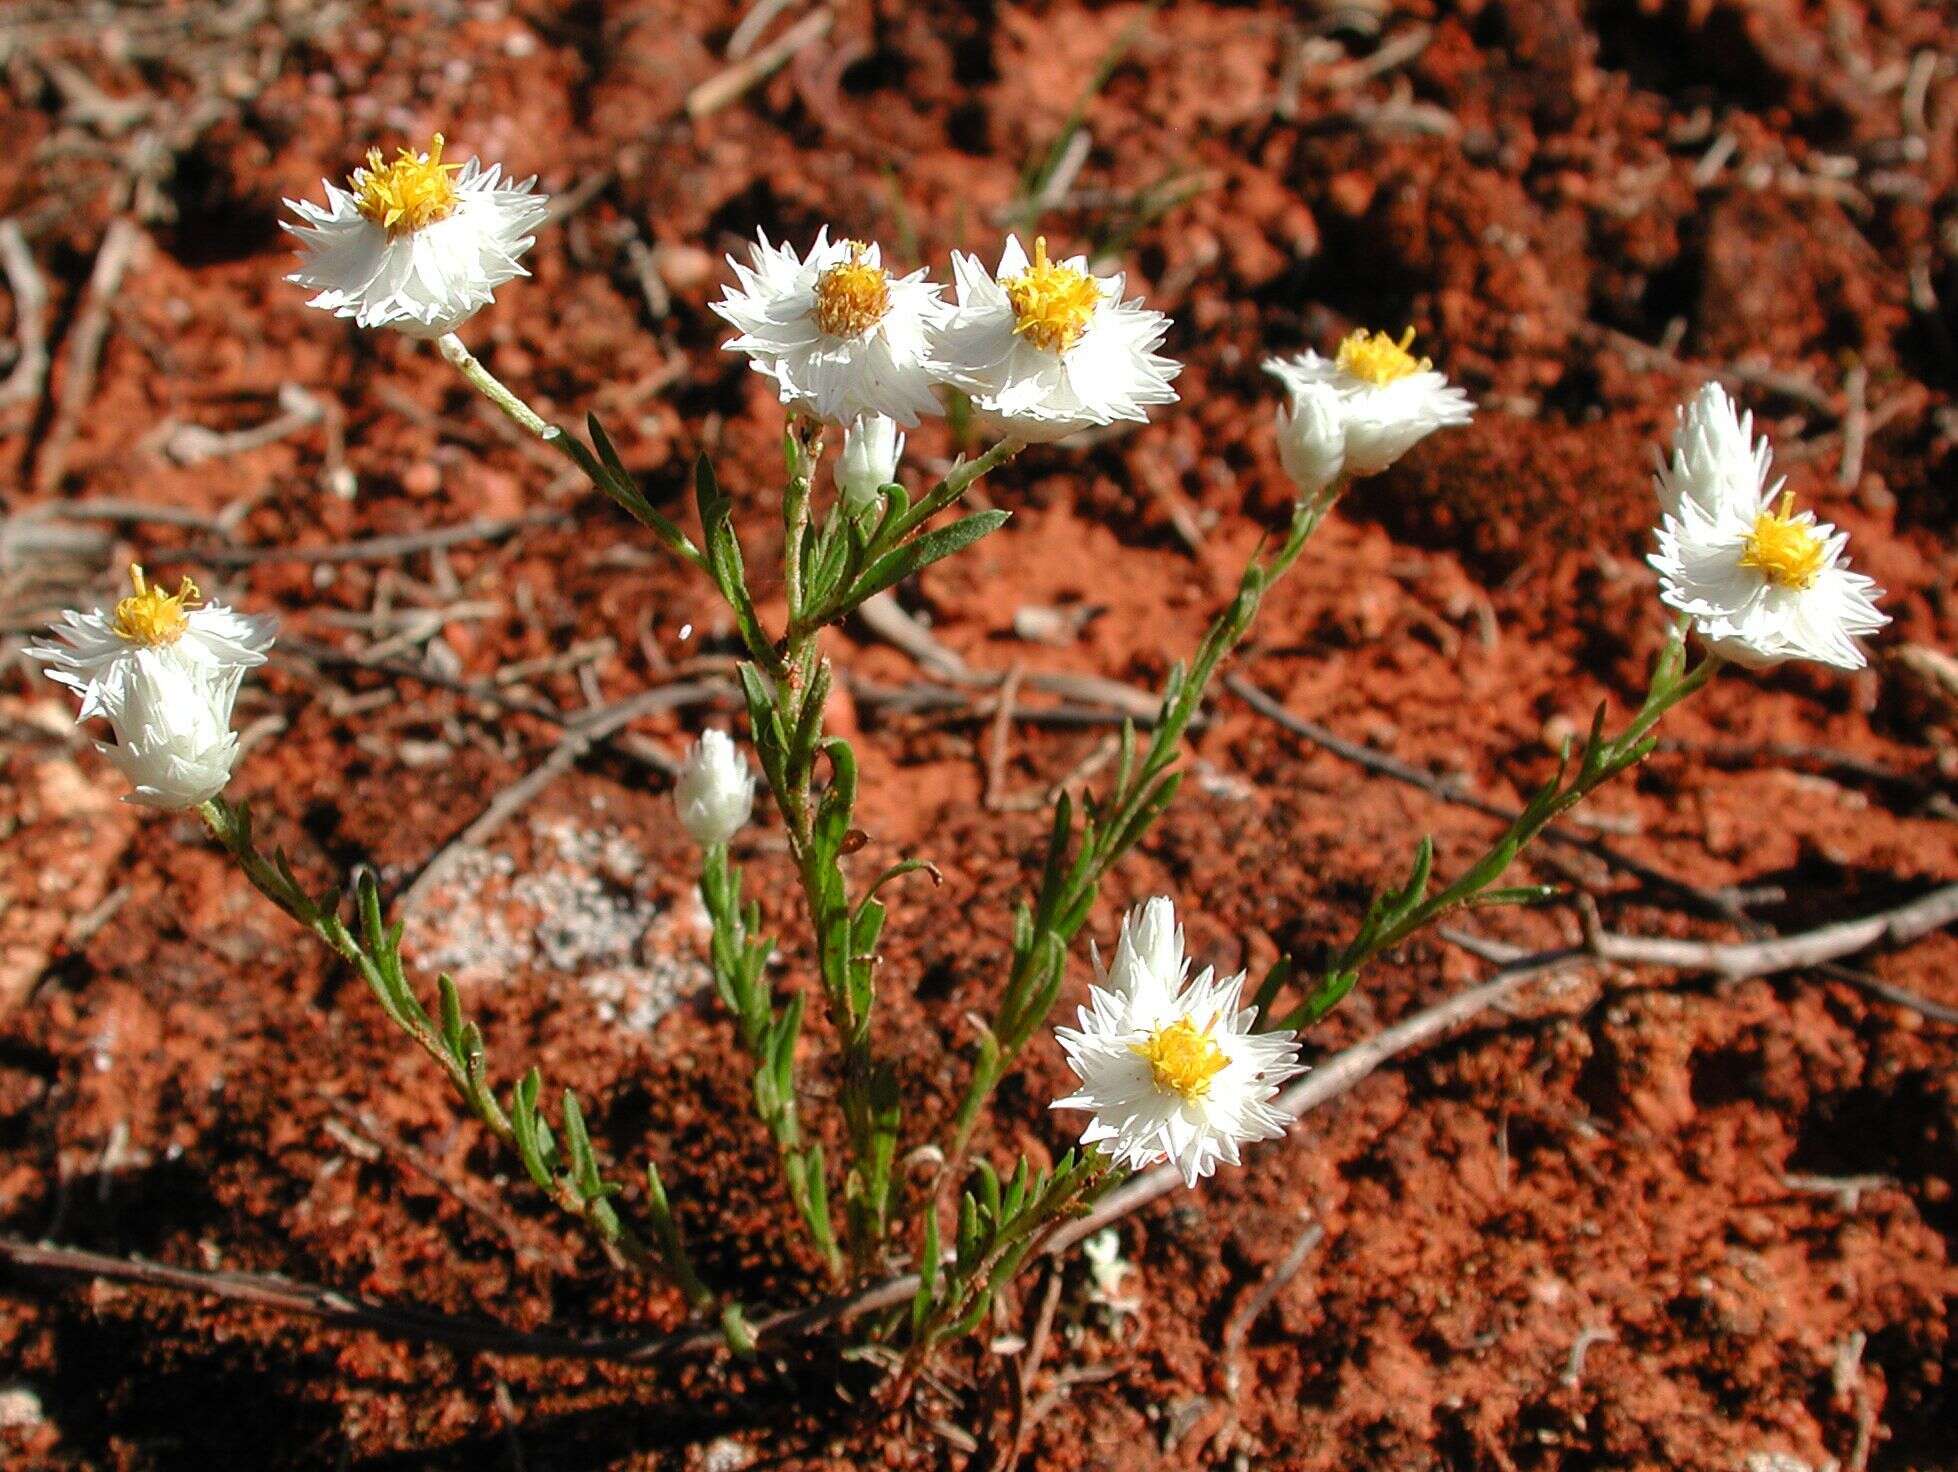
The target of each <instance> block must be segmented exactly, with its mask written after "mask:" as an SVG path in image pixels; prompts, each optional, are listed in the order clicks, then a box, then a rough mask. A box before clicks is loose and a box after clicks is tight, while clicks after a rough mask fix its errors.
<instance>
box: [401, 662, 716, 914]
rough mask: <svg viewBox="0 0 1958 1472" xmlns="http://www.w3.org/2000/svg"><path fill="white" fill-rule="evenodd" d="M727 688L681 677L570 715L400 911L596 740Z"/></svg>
mask: <svg viewBox="0 0 1958 1472" xmlns="http://www.w3.org/2000/svg"><path fill="white" fill-rule="evenodd" d="M727 688H728V687H727V685H726V684H725V683H724V682H722V681H720V680H680V681H676V682H675V683H674V684H671V685H660V686H658V687H656V688H654V689H651V690H646V691H642V692H641V693H640V694H638V695H634V696H630V697H628V698H627V699H625V700H621V701H618V702H616V703H615V704H612V705H609V706H603V707H601V708H599V709H598V710H595V711H587V712H583V713H581V714H580V715H577V716H569V717H566V722H567V724H566V729H565V733H564V735H563V736H562V737H561V738H560V739H559V741H558V743H557V745H556V746H554V747H552V748H551V751H550V754H549V755H548V756H546V757H545V758H544V759H543V760H542V761H541V762H539V763H538V764H537V765H536V766H534V767H532V768H531V769H530V770H529V771H528V772H526V773H525V774H524V775H523V776H521V777H519V778H518V779H517V780H516V781H515V782H512V783H511V784H510V785H509V786H508V787H506V788H504V789H503V790H502V791H501V792H499V793H497V795H496V796H495V797H494V798H492V799H491V800H490V803H489V806H487V807H485V808H484V809H483V811H482V812H481V813H480V814H479V815H477V817H476V818H475V820H474V821H472V822H471V823H470V824H469V825H468V827H466V828H464V829H463V830H462V831H461V832H460V833H458V834H457V835H456V836H455V837H454V838H452V839H450V840H449V841H448V842H447V843H445V844H443V845H442V847H441V848H439V849H437V850H436V851H435V853H434V854H433V855H432V856H430V858H429V860H428V862H427V863H426V864H424V865H423V866H422V870H421V872H420V873H419V874H417V875H416V876H415V877H414V880H413V881H412V882H411V883H410V884H409V885H408V887H407V888H406V889H405V890H403V891H402V892H401V897H400V899H399V900H398V901H397V902H396V904H397V908H398V910H399V912H400V913H401V914H402V915H404V916H406V915H409V914H412V913H413V912H414V909H415V906H416V904H417V903H418V902H419V901H420V900H421V898H422V896H423V895H425V894H427V893H428V891H429V890H430V889H431V888H432V887H433V886H434V885H436V884H438V883H439V882H441V879H442V877H443V876H444V875H445V874H447V873H448V871H449V870H450V868H451V867H453V866H454V864H455V861H456V859H457V857H458V856H459V855H460V854H462V853H463V852H464V851H465V850H467V849H471V848H480V847H482V845H483V844H484V843H486V842H488V841H489V839H490V837H491V835H493V834H494V833H495V832H496V831H497V830H498V829H500V828H501V827H502V826H503V825H504V824H505V823H507V822H509V821H510V819H511V818H513V817H515V816H516V815H517V814H518V813H519V812H521V811H522V810H523V809H524V808H525V807H527V806H528V805H529V804H530V803H532V802H534V801H535V800H536V799H537V797H538V796H539V795H540V794H542V793H543V791H544V790H545V789H546V788H547V787H549V786H550V785H551V784H552V783H553V782H555V781H557V779H558V778H560V777H562V776H563V775H564V774H565V773H566V772H568V771H570V770H571V768H572V767H574V766H576V765H577V763H578V759H579V758H580V757H582V756H583V755H584V754H585V753H586V752H587V751H590V750H591V748H592V747H593V746H594V745H596V744H597V743H599V742H601V741H604V740H605V739H607V738H608V737H610V736H611V735H613V734H614V733H615V732H617V731H620V730H622V729H623V728H624V727H625V726H627V725H628V724H630V723H631V722H633V721H636V720H638V719H639V718H640V717H641V716H647V715H652V714H653V713H655V712H657V711H663V710H675V709H678V708H679V707H680V706H683V705H687V704H690V703H692V702H694V701H699V700H711V699H713V698H714V697H716V696H718V695H720V694H722V693H724V692H725V691H726V690H727Z"/></svg>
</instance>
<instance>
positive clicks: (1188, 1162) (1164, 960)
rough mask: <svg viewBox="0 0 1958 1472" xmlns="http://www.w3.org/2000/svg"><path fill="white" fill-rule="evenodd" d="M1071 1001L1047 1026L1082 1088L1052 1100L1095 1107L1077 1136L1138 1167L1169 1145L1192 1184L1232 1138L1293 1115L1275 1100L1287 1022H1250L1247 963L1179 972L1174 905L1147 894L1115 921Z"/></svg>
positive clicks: (1232, 1152) (1271, 1130) (1232, 1148)
mask: <svg viewBox="0 0 1958 1472" xmlns="http://www.w3.org/2000/svg"><path fill="white" fill-rule="evenodd" d="M1095 965H1096V970H1097V972H1098V973H1100V982H1101V984H1100V985H1098V986H1096V987H1094V988H1092V989H1091V990H1090V992H1089V998H1088V1005H1087V1006H1086V1007H1083V1008H1081V1009H1080V1012H1079V1017H1080V1022H1081V1025H1080V1027H1079V1028H1078V1029H1077V1028H1070V1027H1061V1028H1056V1029H1055V1032H1054V1035H1055V1036H1056V1037H1057V1038H1058V1039H1059V1040H1060V1044H1061V1050H1062V1051H1063V1052H1064V1053H1065V1054H1066V1056H1067V1066H1068V1067H1069V1068H1071V1069H1073V1070H1074V1075H1075V1077H1076V1078H1077V1079H1079V1080H1080V1085H1081V1086H1080V1088H1078V1089H1077V1090H1076V1091H1075V1092H1074V1093H1072V1094H1070V1095H1068V1097H1066V1098H1065V1099H1059V1100H1056V1101H1055V1103H1054V1105H1053V1107H1054V1108H1056V1109H1086V1110H1090V1111H1092V1112H1093V1115H1094V1117H1093V1118H1092V1119H1091V1120H1089V1122H1088V1127H1087V1128H1086V1129H1085V1130H1083V1131H1082V1134H1081V1143H1082V1144H1083V1145H1096V1146H1099V1147H1100V1149H1101V1151H1102V1153H1103V1154H1105V1155H1108V1156H1111V1157H1112V1158H1114V1159H1115V1160H1116V1161H1117V1162H1119V1163H1121V1164H1123V1165H1126V1166H1129V1167H1131V1168H1137V1169H1139V1168H1140V1167H1142V1166H1145V1165H1148V1164H1150V1163H1152V1162H1154V1161H1156V1160H1159V1159H1162V1158H1165V1157H1167V1158H1168V1159H1170V1160H1173V1161H1174V1162H1175V1163H1176V1168H1177V1169H1178V1170H1179V1171H1181V1172H1182V1175H1183V1180H1184V1183H1185V1184H1186V1185H1190V1186H1194V1185H1195V1184H1196V1183H1197V1182H1198V1181H1199V1180H1200V1179H1202V1178H1203V1177H1204V1176H1207V1175H1209V1174H1210V1173H1211V1171H1212V1170H1214V1169H1215V1168H1216V1164H1217V1162H1218V1161H1220V1160H1222V1161H1224V1162H1226V1163H1228V1164H1230V1165H1236V1164H1237V1163H1238V1160H1239V1154H1238V1147H1239V1146H1240V1145H1241V1144H1243V1143H1245V1142H1247V1141H1250V1140H1274V1139H1277V1138H1278V1137H1279V1136H1280V1135H1282V1134H1284V1133H1285V1129H1286V1127H1287V1126H1288V1125H1289V1124H1290V1123H1291V1118H1290V1116H1289V1115H1287V1114H1285V1113H1283V1112H1282V1111H1280V1110H1277V1109H1274V1108H1273V1107H1272V1105H1271V1101H1272V1099H1274V1098H1275V1097H1276V1096H1277V1094H1278V1086H1279V1085H1280V1084H1282V1083H1283V1082H1284V1081H1285V1080H1286V1079H1288V1078H1291V1077H1292V1076H1293V1075H1294V1074H1297V1073H1299V1072H1301V1071H1302V1068H1301V1065H1300V1064H1299V1062H1298V1044H1297V1042H1296V1041H1294V1038H1293V1034H1291V1033H1289V1032H1266V1033H1254V1032H1252V1031H1251V1028H1252V1025H1253V1023H1254V1022H1255V1021H1256V1017H1257V1010H1256V1009H1255V1008H1252V1007H1245V1008H1242V1009H1240V1008H1239V1007H1238V999H1239V994H1240V992H1241V991H1242V989H1243V986H1244V973H1243V972H1239V973H1238V974H1237V975H1236V976H1233V977H1230V978H1229V979H1227V980H1217V979H1215V978H1214V977H1213V976H1212V973H1211V972H1210V971H1209V970H1205V971H1204V972H1202V973H1201V974H1200V975H1199V976H1197V977H1196V978H1195V979H1194V980H1188V981H1186V976H1187V972H1188V969H1189V963H1188V962H1187V961H1186V960H1185V959H1184V956H1183V932H1182V930H1181V929H1180V928H1179V927H1178V926H1177V924H1176V912H1175V908H1174V906H1172V905H1171V903H1170V902H1169V901H1168V900H1166V899H1154V900H1151V901H1149V903H1148V904H1146V905H1143V906H1140V907H1138V908H1137V909H1135V910H1133V911H1131V912H1130V913H1129V915H1128V917H1127V918H1126V919H1125V920H1124V921H1123V922H1122V933H1121V937H1120V939H1119V940H1117V942H1116V945H1115V961H1114V964H1113V965H1112V966H1110V967H1109V968H1108V969H1107V970H1106V971H1105V972H1104V971H1102V970H1101V962H1100V958H1099V957H1097V958H1096V962H1095Z"/></svg>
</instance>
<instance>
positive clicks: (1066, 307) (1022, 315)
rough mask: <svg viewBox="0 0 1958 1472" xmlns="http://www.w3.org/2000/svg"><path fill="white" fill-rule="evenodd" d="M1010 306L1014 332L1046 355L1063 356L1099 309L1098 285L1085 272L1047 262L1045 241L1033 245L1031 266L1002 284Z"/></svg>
mask: <svg viewBox="0 0 1958 1472" xmlns="http://www.w3.org/2000/svg"><path fill="white" fill-rule="evenodd" d="M1000 285H1001V286H1003V287H1005V288H1006V299H1007V301H1009V302H1011V303H1012V304H1013V316H1014V319H1015V325H1014V328H1013V330H1014V331H1015V332H1018V333H1022V334H1024V335H1025V337H1026V339H1027V341H1028V342H1030V343H1032V344H1033V345H1034V346H1035V347H1037V348H1040V349H1042V350H1043V351H1045V352H1049V353H1064V352H1066V351H1067V350H1068V349H1069V348H1071V347H1073V346H1074V345H1075V343H1077V342H1079V341H1080V340H1081V334H1082V333H1083V332H1085V331H1087V328H1088V319H1089V318H1091V317H1093V316H1094V314H1095V308H1096V307H1098V306H1100V305H1101V284H1100V283H1099V282H1097V281H1096V280H1095V278H1094V277H1092V276H1090V275H1088V274H1087V272H1085V271H1077V270H1075V269H1074V267H1072V266H1057V265H1055V264H1054V263H1053V262H1052V261H1050V260H1048V259H1047V237H1046V236H1044V235H1043V236H1039V237H1037V238H1036V239H1035V240H1034V242H1033V264H1032V265H1030V266H1028V267H1027V268H1026V270H1024V271H1022V272H1021V273H1020V274H1019V275H1018V276H1015V277H1013V278H1012V279H1011V280H1010V281H1002V282H1000Z"/></svg>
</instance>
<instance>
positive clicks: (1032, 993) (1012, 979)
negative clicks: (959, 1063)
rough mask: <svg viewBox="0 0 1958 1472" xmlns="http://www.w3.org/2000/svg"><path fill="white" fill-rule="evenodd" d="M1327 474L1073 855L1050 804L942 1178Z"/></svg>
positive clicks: (1177, 685) (1126, 745)
mask: <svg viewBox="0 0 1958 1472" xmlns="http://www.w3.org/2000/svg"><path fill="white" fill-rule="evenodd" d="M1340 490H1341V487H1340V486H1339V485H1337V484H1335V485H1333V486H1331V487H1329V488H1328V489H1326V490H1325V491H1323V492H1321V493H1320V494H1319V495H1317V496H1315V497H1313V498H1311V499H1309V500H1305V501H1301V502H1299V503H1297V504H1296V505H1295V506H1294V508H1293V511H1292V520H1291V524H1290V526H1289V527H1288V528H1287V529H1286V534H1285V540H1284V541H1283V542H1281V543H1280V544H1279V546H1278V549H1277V550H1276V551H1275V552H1273V553H1272V554H1271V556H1270V557H1269V559H1268V560H1262V561H1261V560H1260V559H1259V558H1257V557H1255V556H1254V557H1253V558H1252V560H1251V562H1250V565H1249V566H1247V567H1246V568H1245V570H1244V575H1243V577H1242V578H1241V579H1240V581H1239V584H1238V590H1237V596H1236V597H1235V598H1233V599H1232V600H1231V602H1230V605H1229V606H1228V607H1226V608H1225V609H1224V611H1223V612H1222V613H1220V614H1218V615H1217V617H1216V619H1214V620H1213V621H1212V623H1211V625H1210V627H1209V629H1208V630H1206V631H1205V633H1204V636H1203V639H1202V641H1201V642H1200V643H1199V644H1198V645H1197V649H1196V653H1195V654H1194V655H1193V656H1192V658H1191V661H1190V664H1189V667H1188V669H1187V670H1186V669H1184V668H1182V667H1180V666H1179V667H1178V668H1176V669H1174V670H1172V671H1171V672H1170V675H1169V679H1168V680H1167V681H1166V682H1165V684H1164V687H1163V697H1162V706H1161V713H1160V715H1159V716H1158V717H1157V720H1156V724H1155V729H1154V730H1153V731H1152V732H1151V734H1150V741H1149V746H1148V749H1147V751H1146V752H1145V753H1144V754H1143V757H1142V760H1141V762H1140V763H1139V764H1138V763H1137V762H1136V760H1135V750H1134V733H1133V731H1132V730H1130V729H1128V728H1126V727H1125V728H1124V730H1123V733H1122V755H1121V761H1120V765H1119V768H1118V775H1117V777H1116V782H1115V790H1114V792H1112V793H1111V794H1110V795H1109V796H1108V797H1107V798H1106V799H1105V800H1104V801H1102V802H1101V803H1098V804H1095V803H1091V804H1090V810H1089V813H1088V816H1087V818H1086V819H1085V821H1084V822H1083V824H1082V829H1081V836H1080V842H1079V846H1078V848H1077V849H1076V851H1075V854H1074V857H1073V860H1072V861H1071V862H1070V861H1069V859H1068V854H1067V850H1068V846H1069V843H1070V842H1071V840H1072V839H1073V815H1072V808H1071V805H1070V804H1069V802H1068V800H1067V798H1066V797H1065V795H1063V797H1062V798H1061V800H1060V802H1059V804H1058V805H1057V808H1056V811H1055V815H1054V826H1053V830H1052V833H1051V836H1050V838H1049V841H1048V849H1047V862H1046V868H1045V871H1044V873H1043V874H1042V877H1041V884H1040V890H1039V892H1038V895H1037V896H1036V898H1035V901H1034V904H1033V905H1032V906H1031V907H1030V908H1029V907H1027V906H1024V905H1023V906H1022V907H1021V910H1020V912H1019V915H1018V917H1017V919H1016V923H1015V926H1014V941H1013V963H1012V969H1011V970H1010V971H1009V973H1008V975H1007V982H1006V990H1005V994H1004V996H1003V997H1002V999H1001V1004H1000V1010H999V1014H998V1016H997V1018H996V1019H995V1021H994V1023H993V1025H992V1027H991V1028H990V1029H988V1030H987V1031H986V1032H984V1033H982V1034H981V1036H980V1039H979V1050H978V1054H977V1056H976V1057H975V1058H974V1060H973V1069H972V1077H971V1078H970V1080H969V1081H968V1082H967V1085H966V1091H965V1096H964V1098H963V1099H962V1100H961V1102H960V1104H959V1109H958V1113H957V1114H956V1115H955V1116H954V1119H953V1132H952V1141H951V1149H950V1150H949V1151H948V1164H947V1167H946V1170H945V1172H943V1173H941V1176H940V1179H941V1180H944V1179H947V1178H949V1177H950V1176H951V1175H952V1174H953V1172H954V1171H955V1169H956V1166H957V1163H958V1162H959V1161H960V1160H961V1159H963V1158H964V1155H965V1152H966V1148H967V1146H968V1145H969V1144H970V1143H971V1139H972V1132H973V1130H974V1129H975V1128H976V1127H977V1125H978V1123H979V1118H980V1116H981V1114H982V1112H983V1111H984V1109H985V1105H986V1100H987V1099H988V1098H989V1097H990V1096H991V1094H992V1091H993V1089H994V1088H995V1087H996V1086H997V1085H998V1083H999V1081H1000V1079H1001V1078H1002V1077H1003V1076H1004V1075H1005V1073H1006V1070H1007V1069H1008V1068H1009V1067H1011V1066H1012V1064H1013V1061H1014V1059H1015V1058H1017V1057H1018V1056H1019V1054H1020V1050H1021V1049H1022V1048H1024V1047H1025V1046H1026V1044H1027V1042H1028V1040H1029V1039H1030V1038H1031V1037H1032V1036H1033V1034H1034V1032H1035V1030H1036V1029H1037V1028H1038V1027H1039V1025H1040V1024H1041V1022H1042V1021H1044V1020H1045V1019H1046V1017H1047V1014H1048V1013H1049V1012H1050V1011H1051V1010H1052V1008H1053V1005H1054V1001H1055V999H1056V997H1057V996H1058V995H1059V992H1060V985H1061V979H1062V975H1063V970H1064V967H1065V965H1066V958H1067V947H1068V945H1069V943H1070V942H1071V941H1072V940H1073V939H1074V937H1075V935H1076V934H1077V933H1078V932H1079V931H1080V929H1081V926H1082V925H1083V924H1084V923H1086V921H1087V918H1088V911H1089V909H1090V908H1091V907H1092V905H1093V904H1094V900H1095V896H1096V894H1097V893H1098V892H1099V889H1100V885H1101V881H1102V878H1103V877H1104V876H1105V875H1106V874H1107V873H1108V871H1109V869H1110V868H1111V867H1113V865H1114V864H1115V862H1116V861H1117V860H1118V859H1120V858H1121V857H1122V855H1123V854H1125V853H1127V852H1128V850H1129V849H1130V848H1132V847H1134V845H1135V844H1136V842H1137V841H1138V840H1140V839H1141V837H1142V836H1143V834H1144V833H1146V832H1147V831H1148V830H1149V827H1150V826H1151V825H1152V824H1153V823H1154V822H1155V820H1156V819H1157V818H1158V817H1159V816H1160V815H1161V814H1162V812H1163V810H1164V809H1165V808H1166V807H1167V806H1168V805H1169V802H1170V800H1171V799H1172V798H1173V797H1174V796H1175V794H1176V787H1177V784H1178V782H1179V781H1180V779H1181V774H1180V773H1179V772H1172V771H1170V770H1169V768H1170V766H1171V764H1172V763H1173V762H1174V761H1175V759H1176V755H1177V752H1178V751H1179V749H1180V746H1181V742H1182V739H1183V734H1184V732H1185V731H1186V730H1187V729H1188V728H1189V725H1190V723H1191V722H1192V721H1193V720H1194V719H1195V718H1196V716H1197V713H1198V712H1199V711H1200V710H1201V709H1202V706H1203V698H1204V694H1205V692H1206V691H1207V690H1208V688H1209V685H1210V681H1211V678H1212V676H1213V675H1214V674H1215V673H1216V670H1217V666H1218V665H1219V664H1220V663H1221V662H1222V660H1223V658H1224V656H1225V655H1226V654H1228V653H1230V651H1231V650H1232V649H1234V648H1236V646H1237V644H1238V643H1239V641H1241V640H1242V639H1243V638H1244V636H1245V634H1246V633H1248V632H1249V630H1250V628H1251V624H1252V622H1253V620H1255V619H1256V617H1257V614H1258V608H1259V606H1260V604H1261V603H1262V602H1263V600H1264V595H1265V594H1266V593H1267V592H1268V591H1270V589H1271V587H1272V585H1273V584H1275V583H1276V582H1277V581H1278V580H1279V579H1280V578H1282V577H1283V576H1284V575H1285V574H1286V573H1287V572H1288V571H1289V570H1290V569H1291V567H1292V564H1293V563H1295V562H1297V561H1298V558H1299V554H1300V553H1302V552H1303V551H1304V550H1305V544H1306V543H1307V542H1308V541H1310V540H1311V537H1312V534H1313V533H1314V532H1315V531H1317V530H1318V528H1319V524H1320V523H1321V522H1322V521H1324V520H1325V517H1326V513H1327V512H1328V511H1330V510H1331V509H1332V507H1333V505H1334V503H1335V502H1336V501H1337V500H1338V499H1339V494H1340Z"/></svg>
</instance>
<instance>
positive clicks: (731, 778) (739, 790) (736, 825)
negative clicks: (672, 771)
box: [673, 731, 755, 848]
mask: <svg viewBox="0 0 1958 1472" xmlns="http://www.w3.org/2000/svg"><path fill="white" fill-rule="evenodd" d="M673 805H674V807H676V808H677V809H678V810H679V813H680V826H681V827H683V828H685V829H686V830H687V833H688V834H689V835H690V836H691V837H692V839H693V841H694V842H695V843H698V844H700V845H702V846H703V847H706V848H712V847H713V846H714V845H716V844H721V843H726V842H727V841H728V840H729V839H730V838H732V837H734V835H735V834H736V833H738V832H740V831H741V825H742V824H744V823H746V822H747V821H748V817H749V815H750V814H751V813H753V812H754V809H755V778H754V774H753V773H752V772H750V771H749V770H748V759H747V758H746V757H745V756H743V755H742V754H741V753H740V752H739V751H737V750H736V749H735V746H734V743H733V742H732V741H730V740H729V739H728V736H727V733H726V732H725V731H705V732H702V733H701V737H700V739H699V740H698V741H696V742H695V743H694V744H693V750H691V751H689V752H688V753H687V759H686V760H685V761H684V762H682V763H681V764H680V777H679V780H678V781H677V782H675V783H674V784H673Z"/></svg>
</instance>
